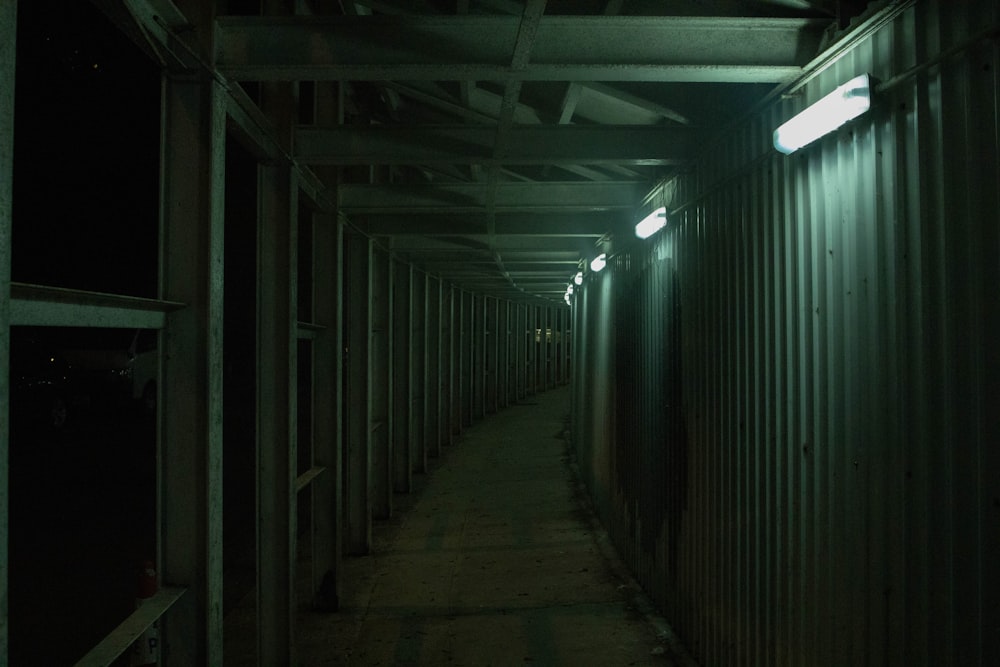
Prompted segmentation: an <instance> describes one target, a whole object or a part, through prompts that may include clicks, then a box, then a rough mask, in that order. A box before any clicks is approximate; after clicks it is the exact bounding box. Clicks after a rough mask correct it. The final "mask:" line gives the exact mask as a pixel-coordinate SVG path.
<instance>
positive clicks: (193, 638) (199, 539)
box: [157, 76, 226, 665]
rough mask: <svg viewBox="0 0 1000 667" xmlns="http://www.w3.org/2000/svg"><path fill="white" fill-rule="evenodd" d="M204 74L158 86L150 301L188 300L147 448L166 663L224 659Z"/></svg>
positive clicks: (211, 186) (220, 114) (220, 136)
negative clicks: (154, 467) (175, 589)
mask: <svg viewBox="0 0 1000 667" xmlns="http://www.w3.org/2000/svg"><path fill="white" fill-rule="evenodd" d="M224 95H225V93H224V91H223V90H222V88H221V87H220V86H219V84H217V83H216V82H214V81H213V80H212V79H211V78H208V77H204V78H198V77H190V78H182V77H170V76H168V77H166V78H165V79H164V81H163V93H162V96H161V99H162V117H161V131H162V137H161V142H160V145H161V151H162V154H161V160H162V164H161V170H160V174H161V176H160V178H161V180H160V218H161V227H160V234H161V237H160V290H159V291H160V296H161V297H162V298H164V299H168V300H171V301H180V302H182V303H185V304H187V306H186V307H185V308H183V309H181V310H178V311H176V312H173V313H171V314H170V315H169V316H168V317H167V327H166V331H165V333H164V334H162V336H161V350H162V353H161V355H160V364H161V365H160V378H161V382H160V385H161V387H162V391H161V392H160V395H159V396H158V402H159V405H160V422H159V438H158V444H157V450H158V451H157V461H158V462H159V471H158V473H159V474H158V489H157V497H158V503H157V507H158V513H159V520H158V524H159V529H160V530H159V534H158V536H157V537H158V539H157V545H158V550H159V557H158V565H159V570H160V573H161V578H162V581H163V583H165V584H170V585H176V586H186V587H188V589H189V591H188V594H187V595H185V596H184V598H183V599H182V600H181V602H180V603H179V604H178V606H177V607H176V608H175V609H174V610H172V612H171V613H170V614H169V615H168V616H167V618H166V619H165V620H164V624H163V636H162V641H163V643H164V649H165V650H164V655H165V656H166V660H165V661H166V662H167V663H168V664H199V665H205V664H208V665H219V664H222V339H223V336H222V329H223V327H222V318H223V260H224V251H223V230H224V199H225V150H226V147H225V138H226V102H225V98H224Z"/></svg>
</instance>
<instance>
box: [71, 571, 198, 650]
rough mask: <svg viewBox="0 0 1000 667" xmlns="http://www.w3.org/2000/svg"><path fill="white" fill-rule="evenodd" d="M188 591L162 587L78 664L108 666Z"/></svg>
mask: <svg viewBox="0 0 1000 667" xmlns="http://www.w3.org/2000/svg"><path fill="white" fill-rule="evenodd" d="M186 591H187V589H186V588H174V587H168V588H161V589H160V590H159V591H157V592H156V593H155V594H154V595H153V597H151V598H149V599H147V600H144V601H143V603H142V605H141V606H140V607H139V608H138V609H136V610H135V611H133V612H132V613H131V614H130V615H129V616H128V618H126V619H125V620H124V621H122V622H121V623H120V624H119V625H118V627H117V628H115V629H114V630H112V631H111V633H110V634H108V635H107V636H106V637H105V638H104V639H102V640H101V642H100V643H99V644H98V645H97V646H95V647H94V648H92V649H90V651H88V652H87V655H85V656H83V657H82V658H80V660H79V661H77V663H76V667H107V666H108V665H110V664H111V663H113V662H114V661H115V660H117V659H118V657H119V656H121V655H122V654H124V653H125V651H127V650H128V649H129V647H130V646H132V644H134V643H135V641H136V640H137V639H139V637H141V636H142V633H144V632H145V631H146V630H148V629H149V628H150V627H151V626H152V625H153V623H156V621H158V620H159V619H160V617H161V616H163V615H164V614H165V613H166V612H167V610H168V609H170V607H172V606H173V605H174V603H175V602H177V601H178V600H179V599H181V596H183V595H184V593H185V592H186Z"/></svg>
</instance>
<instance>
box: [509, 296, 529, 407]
mask: <svg viewBox="0 0 1000 667" xmlns="http://www.w3.org/2000/svg"><path fill="white" fill-rule="evenodd" d="M526 313H527V307H526V306H525V305H524V304H523V303H518V304H515V306H514V327H513V329H514V332H513V335H512V336H511V339H512V345H513V348H514V357H513V359H512V360H511V361H512V362H513V367H514V400H516V401H520V400H521V399H523V398H524V395H525V389H524V384H525V378H524V369H525V365H526V359H525V352H526V350H525V347H524V332H525V330H526V329H527V324H526V321H525V315H526Z"/></svg>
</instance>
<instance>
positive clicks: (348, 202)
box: [338, 181, 649, 215]
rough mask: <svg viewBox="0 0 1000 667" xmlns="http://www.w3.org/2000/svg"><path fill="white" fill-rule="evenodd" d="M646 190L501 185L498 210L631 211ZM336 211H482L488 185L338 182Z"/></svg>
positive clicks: (614, 184)
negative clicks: (338, 205) (340, 183)
mask: <svg viewBox="0 0 1000 667" xmlns="http://www.w3.org/2000/svg"><path fill="white" fill-rule="evenodd" d="M648 190H649V184H647V183H642V182H619V181H595V182H590V183H586V182H584V183H566V182H533V183H513V182H507V183H500V184H499V185H498V186H497V192H496V201H495V206H496V211H497V213H502V212H505V213H531V212H535V213H550V212H559V213H572V212H577V211H582V212H585V211H616V210H617V211H633V210H634V209H635V208H636V207H637V206H639V205H640V204H641V202H642V200H643V197H644V196H645V195H646V193H647V192H648ZM338 194H339V197H338V202H339V203H340V210H341V211H343V212H345V213H347V214H348V215H351V214H375V213H395V214H401V213H407V212H422V213H481V212H483V211H485V198H486V195H487V186H486V185H485V184H483V183H451V184H442V185H416V186H414V185H367V184H365V185H362V184H342V185H340V186H339V189H338Z"/></svg>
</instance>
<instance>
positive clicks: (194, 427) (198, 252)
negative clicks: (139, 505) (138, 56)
mask: <svg viewBox="0 0 1000 667" xmlns="http://www.w3.org/2000/svg"><path fill="white" fill-rule="evenodd" d="M8 4H9V3H8ZM161 133H162V141H161V151H162V156H161V160H162V169H161V176H160V179H161V180H160V218H161V228H160V290H159V291H160V296H161V298H163V299H168V300H170V301H179V302H182V303H185V304H187V306H186V307H185V308H183V309H181V310H178V311H175V312H173V313H171V314H170V315H169V316H168V317H167V327H166V331H165V333H164V334H161V350H162V354H161V355H160V364H161V366H160V378H161V383H160V384H161V387H162V391H161V392H160V395H159V396H158V402H159V406H160V422H159V439H158V444H157V461H158V462H159V469H158V476H159V484H158V487H159V488H158V499H157V500H158V502H157V508H158V514H159V519H158V525H159V529H160V530H159V534H158V536H157V538H158V539H157V545H158V550H159V557H158V565H159V570H160V573H161V579H162V581H163V583H165V584H169V585H175V586H186V587H187V588H188V594H187V595H185V596H184V598H183V599H182V600H181V602H180V603H178V606H177V607H176V608H175V609H174V610H172V611H171V613H170V614H169V615H168V616H167V617H166V618H165V619H164V624H163V636H162V641H163V643H164V649H165V651H164V655H165V656H167V659H166V660H167V662H168V663H169V664H179V665H187V664H191V665H206V664H208V665H219V664H222V368H223V367H222V338H223V337H222V324H223V319H222V318H223V260H224V252H223V230H224V201H225V150H226V149H225V138H226V103H225V99H224V92H223V90H222V88H221V87H220V86H219V85H218V84H217V83H215V82H214V81H213V80H211V79H210V78H208V77H205V78H197V77H192V78H180V77H167V78H165V79H164V82H163V94H162V117H161Z"/></svg>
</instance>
